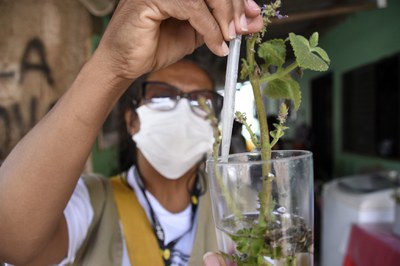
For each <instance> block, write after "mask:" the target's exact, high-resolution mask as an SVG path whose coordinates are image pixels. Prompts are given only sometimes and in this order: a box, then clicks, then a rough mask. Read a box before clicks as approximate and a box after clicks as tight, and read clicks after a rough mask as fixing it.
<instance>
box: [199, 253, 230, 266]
mask: <svg viewBox="0 0 400 266" xmlns="http://www.w3.org/2000/svg"><path fill="white" fill-rule="evenodd" d="M203 266H226V264H225V262H224V259H223V258H222V257H221V256H220V255H218V254H216V253H212V252H207V253H206V254H204V257H203Z"/></svg>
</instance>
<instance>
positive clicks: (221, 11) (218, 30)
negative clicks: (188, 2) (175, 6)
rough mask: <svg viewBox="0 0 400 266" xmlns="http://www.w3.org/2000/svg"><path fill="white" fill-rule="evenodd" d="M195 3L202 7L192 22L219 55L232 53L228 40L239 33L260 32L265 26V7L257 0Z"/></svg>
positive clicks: (211, 48) (192, 18) (222, 0)
mask: <svg viewBox="0 0 400 266" xmlns="http://www.w3.org/2000/svg"><path fill="white" fill-rule="evenodd" d="M192 2H194V3H196V4H197V5H198V7H197V8H198V9H195V10H197V12H193V14H192V16H191V18H190V19H189V22H190V24H191V25H192V26H193V28H195V30H196V31H197V32H198V33H200V34H201V35H202V36H203V39H204V42H205V43H206V45H207V46H208V47H209V49H210V50H211V51H212V52H214V53H215V54H217V55H220V56H225V55H227V54H228V53H229V49H228V46H227V45H226V43H225V41H229V40H231V39H233V38H235V37H236V35H237V34H248V33H254V32H257V31H259V30H261V28H262V26H263V20H262V17H261V9H260V7H259V6H258V5H257V3H255V2H254V1H253V0H206V2H205V3H204V2H203V1H192ZM221 34H222V35H221Z"/></svg>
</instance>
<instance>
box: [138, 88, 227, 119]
mask: <svg viewBox="0 0 400 266" xmlns="http://www.w3.org/2000/svg"><path fill="white" fill-rule="evenodd" d="M142 88H143V90H142V97H143V98H142V99H143V101H144V104H145V105H146V106H148V107H149V108H151V109H153V110H158V111H170V110H172V109H174V108H175V107H176V106H177V105H178V102H179V100H180V99H182V98H186V99H188V101H189V105H190V109H191V110H192V112H193V113H194V114H196V115H198V116H200V117H203V118H205V117H206V113H205V111H204V108H203V107H202V106H201V105H200V102H199V100H200V99H201V98H203V99H204V100H205V104H206V105H207V106H208V107H209V108H211V110H213V111H214V113H215V116H216V117H217V118H219V116H220V114H221V110H222V104H223V97H222V96H221V95H219V94H218V93H216V92H214V91H210V90H196V91H192V92H183V91H181V90H180V89H178V88H176V87H174V86H172V85H169V84H167V83H164V82H153V81H150V82H144V83H143V87H142Z"/></svg>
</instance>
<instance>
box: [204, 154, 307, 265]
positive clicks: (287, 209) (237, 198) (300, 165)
mask: <svg viewBox="0 0 400 266" xmlns="http://www.w3.org/2000/svg"><path fill="white" fill-rule="evenodd" d="M207 175H208V180H209V186H210V194H211V201H212V210H213V217H214V222H215V225H216V227H217V229H218V230H217V231H218V234H217V235H218V236H217V239H218V246H219V249H220V251H221V253H223V254H225V256H226V261H227V264H228V265H235V264H236V265H285V266H286V265H288V266H295V265H296V266H298V265H313V219H314V189H313V166H312V153H311V152H309V151H298V150H282V151H272V155H271V160H268V161H263V160H261V156H260V153H258V152H251V153H239V154H232V155H229V157H228V161H227V162H221V159H220V158H219V159H218V161H217V162H215V161H214V159H213V158H211V157H210V158H209V159H208V160H207ZM261 206H263V207H261ZM246 263H248V264H246Z"/></svg>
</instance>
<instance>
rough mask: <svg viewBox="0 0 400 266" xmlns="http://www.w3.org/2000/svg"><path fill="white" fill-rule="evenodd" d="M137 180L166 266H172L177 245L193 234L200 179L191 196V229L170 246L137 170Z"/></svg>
mask: <svg viewBox="0 0 400 266" xmlns="http://www.w3.org/2000/svg"><path fill="white" fill-rule="evenodd" d="M135 172H136V173H135V174H134V176H135V178H136V180H137V183H138V185H139V187H140V189H141V190H142V193H143V196H144V198H145V199H146V202H147V204H148V206H149V209H150V217H151V220H152V227H153V231H154V234H155V235H156V238H157V242H158V246H159V247H160V251H161V255H162V258H163V261H164V264H165V265H170V264H171V251H172V250H174V247H175V245H176V244H177V243H178V242H179V240H181V239H182V238H183V237H184V236H185V235H186V234H187V233H189V232H191V231H192V229H193V224H194V218H195V216H196V210H197V207H198V198H199V196H200V191H201V189H200V183H199V182H198V177H196V183H195V186H194V187H193V190H192V192H191V196H190V202H191V205H192V206H191V207H192V211H191V218H190V228H189V229H188V230H187V231H186V232H184V233H183V234H182V235H180V236H179V237H177V238H176V239H174V240H172V241H171V242H169V243H168V244H166V245H165V244H164V240H165V233H164V230H163V228H162V226H161V224H160V221H159V220H158V218H157V215H156V214H155V212H154V210H153V207H152V206H151V204H150V201H149V199H148V198H147V195H146V191H145V188H144V185H143V180H142V179H141V177H140V175H139V173H138V171H137V170H136V169H135Z"/></svg>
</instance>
